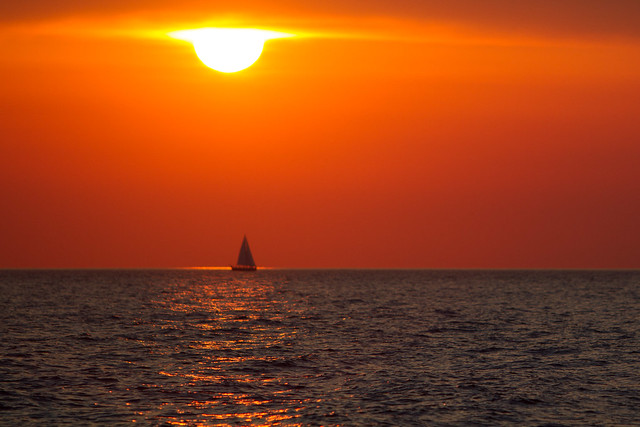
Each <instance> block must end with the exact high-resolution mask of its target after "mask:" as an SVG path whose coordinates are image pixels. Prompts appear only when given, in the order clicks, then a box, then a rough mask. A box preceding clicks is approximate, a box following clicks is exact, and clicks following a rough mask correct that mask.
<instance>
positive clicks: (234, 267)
mask: <svg viewBox="0 0 640 427" xmlns="http://www.w3.org/2000/svg"><path fill="white" fill-rule="evenodd" d="M257 269H258V267H256V266H255V265H232V266H231V270H233V271H256V270H257Z"/></svg>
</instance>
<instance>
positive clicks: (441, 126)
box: [0, 0, 640, 268]
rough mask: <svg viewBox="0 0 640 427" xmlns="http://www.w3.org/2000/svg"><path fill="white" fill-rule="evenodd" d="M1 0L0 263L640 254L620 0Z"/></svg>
mask: <svg viewBox="0 0 640 427" xmlns="http://www.w3.org/2000/svg"><path fill="white" fill-rule="evenodd" d="M5 3H6V4H3V5H2V6H0V12H2V13H0V16H1V17H2V18H0V19H1V20H2V21H3V25H2V26H0V47H1V48H2V52H3V55H2V56H1V57H0V78H1V79H0V93H1V94H2V95H1V96H2V114H1V115H0V131H1V134H2V140H1V141H0V197H1V199H2V200H3V209H2V210H1V212H0V236H2V241H3V243H4V244H3V245H1V247H0V266H1V267H111V266H113V267H140V266H151V267H154V266H157V267H163V266H171V267H189V266H225V265H229V264H231V263H233V262H234V260H235V257H236V256H237V246H238V244H239V242H238V240H239V238H241V237H242V236H243V235H244V234H247V235H249V236H251V248H252V250H253V251H254V253H255V255H256V257H257V258H259V260H260V265H261V266H274V267H278V266H280V267H434V268H435V267H441V268H453V267H461V268H478V267H486V268H494V267H501V268H543V267H554V268H561V267H573V268H605V267H606V268H613V267H618V268H620V267H626V268H631V267H638V266H640V265H639V264H638V262H639V261H638V260H640V236H639V235H638V231H637V218H639V217H640V199H639V198H638V197H634V195H636V194H640V168H638V164H640V144H638V141H640V122H639V121H638V119H637V116H638V111H640V24H639V23H638V22H637V17H638V16H640V15H639V14H638V2H637V1H635V0H634V1H633V2H632V1H626V0H621V1H617V2H608V3H605V2H602V5H600V6H594V5H593V4H592V2H579V1H573V0H572V1H567V2H538V1H534V0H527V1H524V2H490V3H486V2H479V1H471V0H459V1H456V2H436V1H432V0H426V1H425V0H421V1H418V0H408V1H407V2H388V1H377V0H376V1H372V2H369V3H367V4H366V5H363V3H361V2H355V1H337V0H329V1H327V2H321V3H305V4H295V5H294V4H293V3H291V2H287V1H283V0H275V1H272V2H264V1H261V0H249V1H247V2H242V3H241V4H239V3H238V2H231V1H221V2H215V3H212V2H201V1H195V0H185V1H184V2H181V3H180V5H179V6H177V5H172V4H169V3H166V2H160V3H158V2H142V3H135V5H134V4H133V3H130V2H116V3H109V2H107V3H105V2H97V3H96V2H85V3H79V2H71V1H67V0H62V1H60V2H54V3H52V2H47V1H44V0H36V1H34V2H28V4H27V3H24V2H5ZM242 29H247V30H242ZM257 29H264V30H268V31H262V30H257ZM169 34H171V36H169ZM289 35H295V36H294V37H287V36H289ZM223 36H224V37H223ZM223 38H224V40H232V42H233V43H231V42H230V43H229V44H227V43H226V41H225V42H224V43H221V42H220V40H222V39H223ZM265 41H266V43H265ZM263 45H264V51H263V50H262V47H263ZM227 47H229V49H226V48H227ZM194 49H195V51H196V53H197V55H198V57H199V58H200V59H201V60H202V62H204V63H205V64H207V65H208V66H209V67H213V68H215V69H218V70H221V71H224V72H230V71H234V70H238V69H241V68H243V67H246V66H249V68H247V69H245V71H241V72H239V73H237V74H231V75H228V74H222V73H217V72H213V71H212V70H211V69H209V68H207V67H205V66H203V65H202V63H201V62H200V60H198V58H197V57H196V55H194ZM236 53H238V54H239V55H238V57H237V58H235V57H234V56H235V54H236ZM258 58H259V59H258ZM256 59H257V61H256ZM254 61H255V62H254ZM231 62H233V64H231ZM251 64H253V65H251ZM239 236H240V237H239Z"/></svg>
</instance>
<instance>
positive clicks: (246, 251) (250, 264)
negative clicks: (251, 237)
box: [231, 236, 257, 270]
mask: <svg viewBox="0 0 640 427" xmlns="http://www.w3.org/2000/svg"><path fill="white" fill-rule="evenodd" d="M231 268H232V269H233V270H255V269H256V268H257V267H256V263H255V261H254V260H253V255H251V249H250V248H249V241H248V240H247V236H244V239H242V246H240V253H239V254H238V262H237V263H236V265H233V266H231Z"/></svg>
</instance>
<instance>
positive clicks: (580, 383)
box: [0, 269, 640, 426]
mask: <svg viewBox="0 0 640 427" xmlns="http://www.w3.org/2000/svg"><path fill="white" fill-rule="evenodd" d="M133 423H136V424H141V425H154V426H155V425H164V426H173V425H186V426H208V425H221V426H245V425H247V426H272V425H275V426H277V425H298V426H495V425H525V426H574V425H580V426H584V425H603V426H617V425H620V426H630V425H640V271H602V270H598V271H542V270H537V271H514V270H498V271H490V270H481V271H471V270H451V271H448V270H275V269H274V270H258V271H256V272H232V271H228V270H213V269H211V270H208V269H173V270H52V271H45V270H0V424H1V425H7V426H14V425H15V426H18V425H47V426H48V425H125V424H126V425H131V424H133Z"/></svg>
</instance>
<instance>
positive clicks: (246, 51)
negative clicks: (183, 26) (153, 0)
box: [169, 28, 293, 73]
mask: <svg viewBox="0 0 640 427" xmlns="http://www.w3.org/2000/svg"><path fill="white" fill-rule="evenodd" d="M169 36H171V37H173V38H176V39H180V40H186V41H189V42H191V43H192V44H193V47H194V49H195V51H196V55H198V58H200V60H201V61H202V62H203V63H204V64H205V65H206V66H207V67H209V68H213V69H214V70H216V71H220V72H222V73H235V72H237V71H241V70H244V69H245V68H248V67H250V66H251V65H252V64H253V63H254V62H256V61H257V60H258V58H259V57H260V54H261V53H262V49H263V48H264V42H266V41H267V40H270V39H278V38H283V37H292V36H293V35H292V34H287V33H280V32H277V31H268V30H257V29H252V28H198V29H194V30H181V31H174V32H172V33H169Z"/></svg>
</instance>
